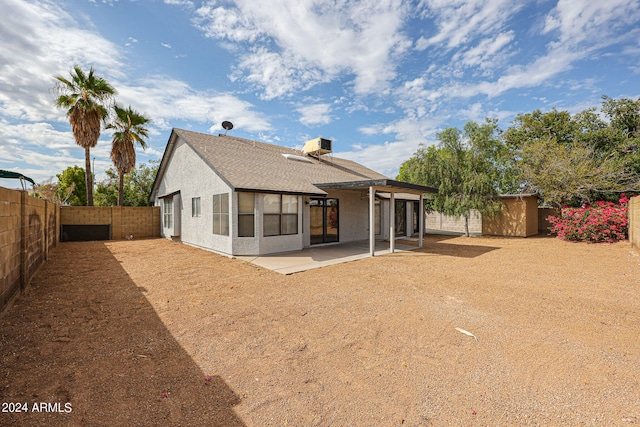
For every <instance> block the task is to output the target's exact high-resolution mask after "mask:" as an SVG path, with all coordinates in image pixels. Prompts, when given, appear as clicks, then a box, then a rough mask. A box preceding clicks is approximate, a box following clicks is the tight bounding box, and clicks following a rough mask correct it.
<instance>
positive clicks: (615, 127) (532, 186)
mask: <svg viewBox="0 0 640 427" xmlns="http://www.w3.org/2000/svg"><path fill="white" fill-rule="evenodd" d="M602 110H603V112H604V113H605V114H606V115H607V116H608V118H609V122H605V121H604V120H602V118H601V117H600V115H599V114H598V113H597V112H596V109H595V108H591V109H587V110H584V111H582V112H580V113H578V114H575V115H574V116H571V114H570V113H568V112H566V111H557V110H555V109H554V110H552V111H550V112H547V113H542V112H541V111H540V110H536V111H534V112H532V113H527V114H520V115H518V116H517V117H516V119H515V120H514V124H513V125H512V126H511V127H510V128H509V129H507V130H506V131H505V132H504V134H503V136H504V139H505V141H506V143H507V145H508V146H509V147H511V148H512V149H513V150H514V152H515V153H516V157H515V158H516V161H517V168H518V171H519V175H520V182H521V188H522V190H523V191H528V192H536V193H538V194H539V195H540V196H541V198H542V199H543V201H544V202H545V203H547V204H553V205H556V206H565V205H571V206H576V205H581V204H587V203H591V202H593V201H594V200H598V199H608V198H609V199H615V198H617V195H618V193H620V192H624V191H632V190H634V189H636V190H637V189H638V182H639V181H638V178H639V176H640V157H638V156H639V155H638V150H637V148H636V147H637V143H638V141H637V139H636V137H634V136H633V135H635V134H637V129H638V127H636V125H635V124H634V123H636V117H637V116H636V113H637V105H636V104H635V103H634V102H632V101H629V100H621V101H615V100H612V99H610V98H607V97H604V102H603V107H602ZM638 124H639V126H640V121H639V122H638Z"/></svg>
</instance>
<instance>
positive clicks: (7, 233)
mask: <svg viewBox="0 0 640 427" xmlns="http://www.w3.org/2000/svg"><path fill="white" fill-rule="evenodd" d="M58 224H59V206H57V205H55V204H54V203H50V202H45V201H44V200H41V199H37V198H35V197H30V196H28V195H27V193H26V192H25V191H20V190H11V189H8V188H4V187H0V312H2V311H4V309H5V308H6V307H7V306H8V305H9V304H10V303H11V301H12V300H13V299H14V298H15V297H17V296H18V294H19V293H20V291H21V290H24V289H25V288H26V287H27V285H28V283H29V280H30V279H31V277H32V276H33V274H34V273H35V272H36V271H37V269H38V267H40V265H41V264H42V263H43V262H44V261H45V260H46V259H47V258H48V256H49V250H50V249H51V248H53V247H55V246H56V245H57V243H58V237H59V236H58V229H59V228H58Z"/></svg>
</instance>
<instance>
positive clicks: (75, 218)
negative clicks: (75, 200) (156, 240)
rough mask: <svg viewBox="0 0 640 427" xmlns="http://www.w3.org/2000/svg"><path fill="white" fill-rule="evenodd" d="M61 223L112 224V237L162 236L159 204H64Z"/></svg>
mask: <svg viewBox="0 0 640 427" xmlns="http://www.w3.org/2000/svg"><path fill="white" fill-rule="evenodd" d="M60 224H62V225H85V224H92V225H98V224H110V225H111V238H112V239H114V240H119V239H124V238H125V237H126V236H129V235H133V236H134V238H141V237H160V207H158V206H143V207H132V206H62V207H61V208H60Z"/></svg>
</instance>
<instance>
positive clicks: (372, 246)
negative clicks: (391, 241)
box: [369, 187, 376, 256]
mask: <svg viewBox="0 0 640 427" xmlns="http://www.w3.org/2000/svg"><path fill="white" fill-rule="evenodd" d="M375 211H376V190H374V189H373V187H369V254H370V255H371V256H374V255H375V253H376V215H375Z"/></svg>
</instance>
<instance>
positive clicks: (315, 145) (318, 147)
mask: <svg viewBox="0 0 640 427" xmlns="http://www.w3.org/2000/svg"><path fill="white" fill-rule="evenodd" d="M331 142H332V141H331V140H330V139H325V138H315V139H311V140H309V141H307V142H305V143H304V148H303V149H302V152H303V153H305V154H313V155H314V156H321V155H323V154H327V153H331Z"/></svg>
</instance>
